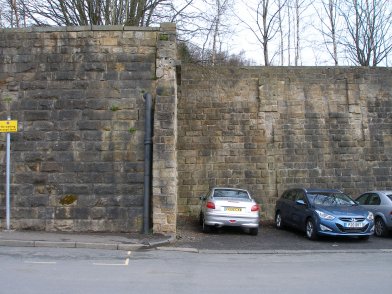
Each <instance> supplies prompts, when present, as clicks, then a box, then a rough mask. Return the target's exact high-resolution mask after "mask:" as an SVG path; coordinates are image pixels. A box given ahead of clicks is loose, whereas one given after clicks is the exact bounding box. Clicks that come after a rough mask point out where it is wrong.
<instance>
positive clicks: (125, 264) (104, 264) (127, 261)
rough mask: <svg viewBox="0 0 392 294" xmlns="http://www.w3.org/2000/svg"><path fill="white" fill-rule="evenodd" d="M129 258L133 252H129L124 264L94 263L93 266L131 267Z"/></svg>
mask: <svg viewBox="0 0 392 294" xmlns="http://www.w3.org/2000/svg"><path fill="white" fill-rule="evenodd" d="M129 256H131V251H128V252H127V258H126V259H125V261H124V263H93V265H98V266H128V265H129Z"/></svg>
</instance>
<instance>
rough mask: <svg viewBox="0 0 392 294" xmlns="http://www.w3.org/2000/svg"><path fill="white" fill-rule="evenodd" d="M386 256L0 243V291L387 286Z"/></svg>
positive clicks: (103, 293)
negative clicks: (136, 249) (235, 252)
mask: <svg viewBox="0 0 392 294" xmlns="http://www.w3.org/2000/svg"><path fill="white" fill-rule="evenodd" d="M226 236H227V235H226V234H224V235H221V237H226ZM391 262H392V253H391V252H384V251H378V252H377V253H373V252H371V253H363V252H350V253H347V252H333V253H330V252H328V253H325V252H319V253H317V252H309V253H303V252H300V253H299V252H295V251H292V252H289V253H285V254H229V253H228V254H224V253H219V252H216V251H215V253H209V254H203V253H198V254H195V253H189V252H181V251H162V250H154V249H150V250H141V251H136V252H130V251H129V252H127V251H118V250H99V249H80V248H72V249H70V248H21V247H1V248H0V264H1V267H0V282H1V285H0V293H7V294H20V293H23V294H41V293H44V294H46V293H48V294H49V293H50V294H69V293H73V294H90V293H91V294H107V293H115V294H122V293H124V294H125V293H149V294H155V293H157V294H166V293H167V294H172V293H185V294H199V293H208V294H209V293H211V294H218V293H219V294H220V293H222V294H229V293H230V294H231V293H233V294H237V293H267V294H268V293H274V294H303V293H318V294H324V293H325V294H329V293H338V294H340V293H341V294H351V293H352V294H362V293H363V294H365V293H366V294H367V293H388V292H389V291H390V286H391V278H392V274H391V272H390V264H391Z"/></svg>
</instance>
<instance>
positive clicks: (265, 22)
mask: <svg viewBox="0 0 392 294" xmlns="http://www.w3.org/2000/svg"><path fill="white" fill-rule="evenodd" d="M286 2H287V0H258V2H257V5H256V7H251V6H250V4H244V5H247V7H248V9H249V11H250V13H251V19H247V20H245V19H243V18H242V19H241V21H242V23H243V24H245V26H246V27H247V28H248V29H249V30H250V31H251V32H252V33H253V35H254V36H255V37H256V39H257V40H258V42H259V44H260V45H261V48H262V51H263V59H264V65H265V66H269V65H271V62H272V59H273V58H274V56H275V55H276V54H277V52H275V53H274V54H273V55H272V57H270V52H269V45H270V41H271V40H275V39H276V37H277V35H278V34H279V33H280V32H281V29H282V28H281V27H280V21H281V20H282V18H281V14H280V13H281V11H282V9H283V7H284V6H285V4H286ZM253 23H254V24H253Z"/></svg>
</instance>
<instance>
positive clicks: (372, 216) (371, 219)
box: [367, 211, 374, 221]
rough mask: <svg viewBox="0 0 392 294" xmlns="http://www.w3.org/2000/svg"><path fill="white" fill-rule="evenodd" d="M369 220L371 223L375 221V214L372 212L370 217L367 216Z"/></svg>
mask: <svg viewBox="0 0 392 294" xmlns="http://www.w3.org/2000/svg"><path fill="white" fill-rule="evenodd" d="M367 219H368V220H370V221H373V220H374V214H373V213H372V212H370V211H369V214H368V216H367Z"/></svg>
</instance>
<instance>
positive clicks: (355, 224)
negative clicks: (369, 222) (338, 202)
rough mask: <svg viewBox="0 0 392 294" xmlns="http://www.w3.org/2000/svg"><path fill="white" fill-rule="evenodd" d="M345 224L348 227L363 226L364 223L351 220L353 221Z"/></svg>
mask: <svg viewBox="0 0 392 294" xmlns="http://www.w3.org/2000/svg"><path fill="white" fill-rule="evenodd" d="M344 226H345V227H346V228H363V223H356V222H351V223H345V224H344Z"/></svg>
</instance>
